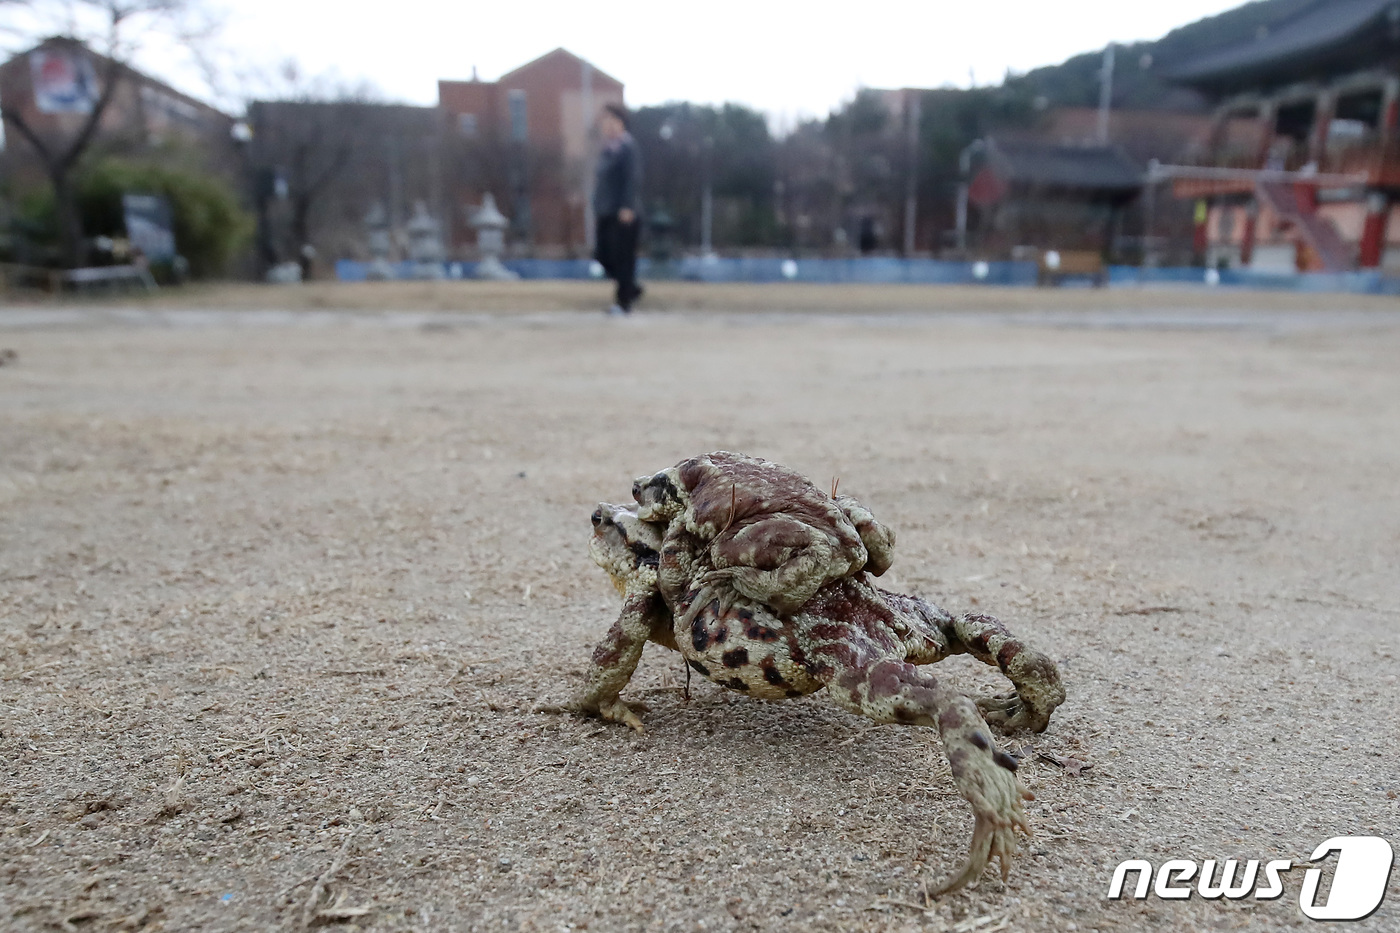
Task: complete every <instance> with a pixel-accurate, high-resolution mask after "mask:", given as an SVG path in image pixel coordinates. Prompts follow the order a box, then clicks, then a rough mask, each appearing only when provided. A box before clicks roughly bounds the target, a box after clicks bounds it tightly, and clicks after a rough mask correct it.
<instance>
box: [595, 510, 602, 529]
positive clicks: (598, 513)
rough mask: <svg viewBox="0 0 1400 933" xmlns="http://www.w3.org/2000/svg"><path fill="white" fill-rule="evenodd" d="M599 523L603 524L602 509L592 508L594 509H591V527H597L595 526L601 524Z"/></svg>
mask: <svg viewBox="0 0 1400 933" xmlns="http://www.w3.org/2000/svg"><path fill="white" fill-rule="evenodd" d="M601 524H603V510H602V509H594V510H593V527H594V528H597V527H598V526H599V525H601Z"/></svg>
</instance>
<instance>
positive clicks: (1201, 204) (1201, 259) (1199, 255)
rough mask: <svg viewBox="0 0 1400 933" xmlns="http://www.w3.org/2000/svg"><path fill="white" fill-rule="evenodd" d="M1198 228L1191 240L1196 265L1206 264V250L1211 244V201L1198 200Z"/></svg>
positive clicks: (1196, 217)
mask: <svg viewBox="0 0 1400 933" xmlns="http://www.w3.org/2000/svg"><path fill="white" fill-rule="evenodd" d="M1195 221H1196V228H1195V231H1194V235H1193V237H1192V240H1191V252H1192V254H1193V256H1194V258H1195V261H1196V265H1198V266H1203V265H1205V264H1206V252H1207V249H1208V248H1209V246H1210V202H1209V201H1206V200H1204V199H1202V200H1200V201H1197V202H1196V216H1195Z"/></svg>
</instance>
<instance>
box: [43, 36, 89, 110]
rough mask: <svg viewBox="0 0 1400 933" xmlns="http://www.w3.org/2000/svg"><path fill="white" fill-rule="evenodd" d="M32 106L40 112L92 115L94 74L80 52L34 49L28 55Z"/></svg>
mask: <svg viewBox="0 0 1400 933" xmlns="http://www.w3.org/2000/svg"><path fill="white" fill-rule="evenodd" d="M29 73H30V80H31V81H32V82H33V84H34V106H35V107H37V108H38V109H39V112H40V113H91V112H92V106H93V104H95V103H96V102H97V97H98V93H97V72H96V71H95V70H94V69H93V67H92V59H91V58H89V57H88V56H87V55H84V54H81V53H79V52H73V51H68V50H57V49H35V50H34V51H33V52H30V53H29Z"/></svg>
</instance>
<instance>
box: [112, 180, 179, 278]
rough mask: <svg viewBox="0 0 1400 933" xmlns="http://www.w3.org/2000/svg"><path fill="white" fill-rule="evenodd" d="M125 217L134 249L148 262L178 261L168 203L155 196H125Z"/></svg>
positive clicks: (127, 234)
mask: <svg viewBox="0 0 1400 933" xmlns="http://www.w3.org/2000/svg"><path fill="white" fill-rule="evenodd" d="M122 214H123V216H124V217H125V218H126V236H127V239H129V240H130V241H131V247H132V249H139V250H140V251H141V254H142V255H143V256H145V257H146V260H147V261H148V262H169V261H170V260H172V259H174V258H175V233H174V216H173V214H172V213H171V210H170V202H169V201H167V200H165V198H162V197H160V196H158V195H154V194H124V195H122Z"/></svg>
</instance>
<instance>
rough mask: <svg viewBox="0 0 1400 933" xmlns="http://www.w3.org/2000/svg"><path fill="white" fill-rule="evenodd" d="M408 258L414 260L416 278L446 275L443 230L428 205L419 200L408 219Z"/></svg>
mask: <svg viewBox="0 0 1400 933" xmlns="http://www.w3.org/2000/svg"><path fill="white" fill-rule="evenodd" d="M405 231H406V232H407V233H408V258H409V259H411V260H412V261H413V277H414V278H415V279H440V278H443V277H444V276H445V275H446V271H445V270H444V268H443V262H444V261H445V260H446V258H447V253H446V250H444V249H443V246H442V231H441V230H440V229H439V227H438V222H437V221H436V220H434V219H433V218H432V215H430V214H429V213H428V205H426V204H424V203H423V202H422V201H417V202H415V203H414V205H413V217H412V218H411V219H410V220H409V221H408V224H407V226H406V227H405Z"/></svg>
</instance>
